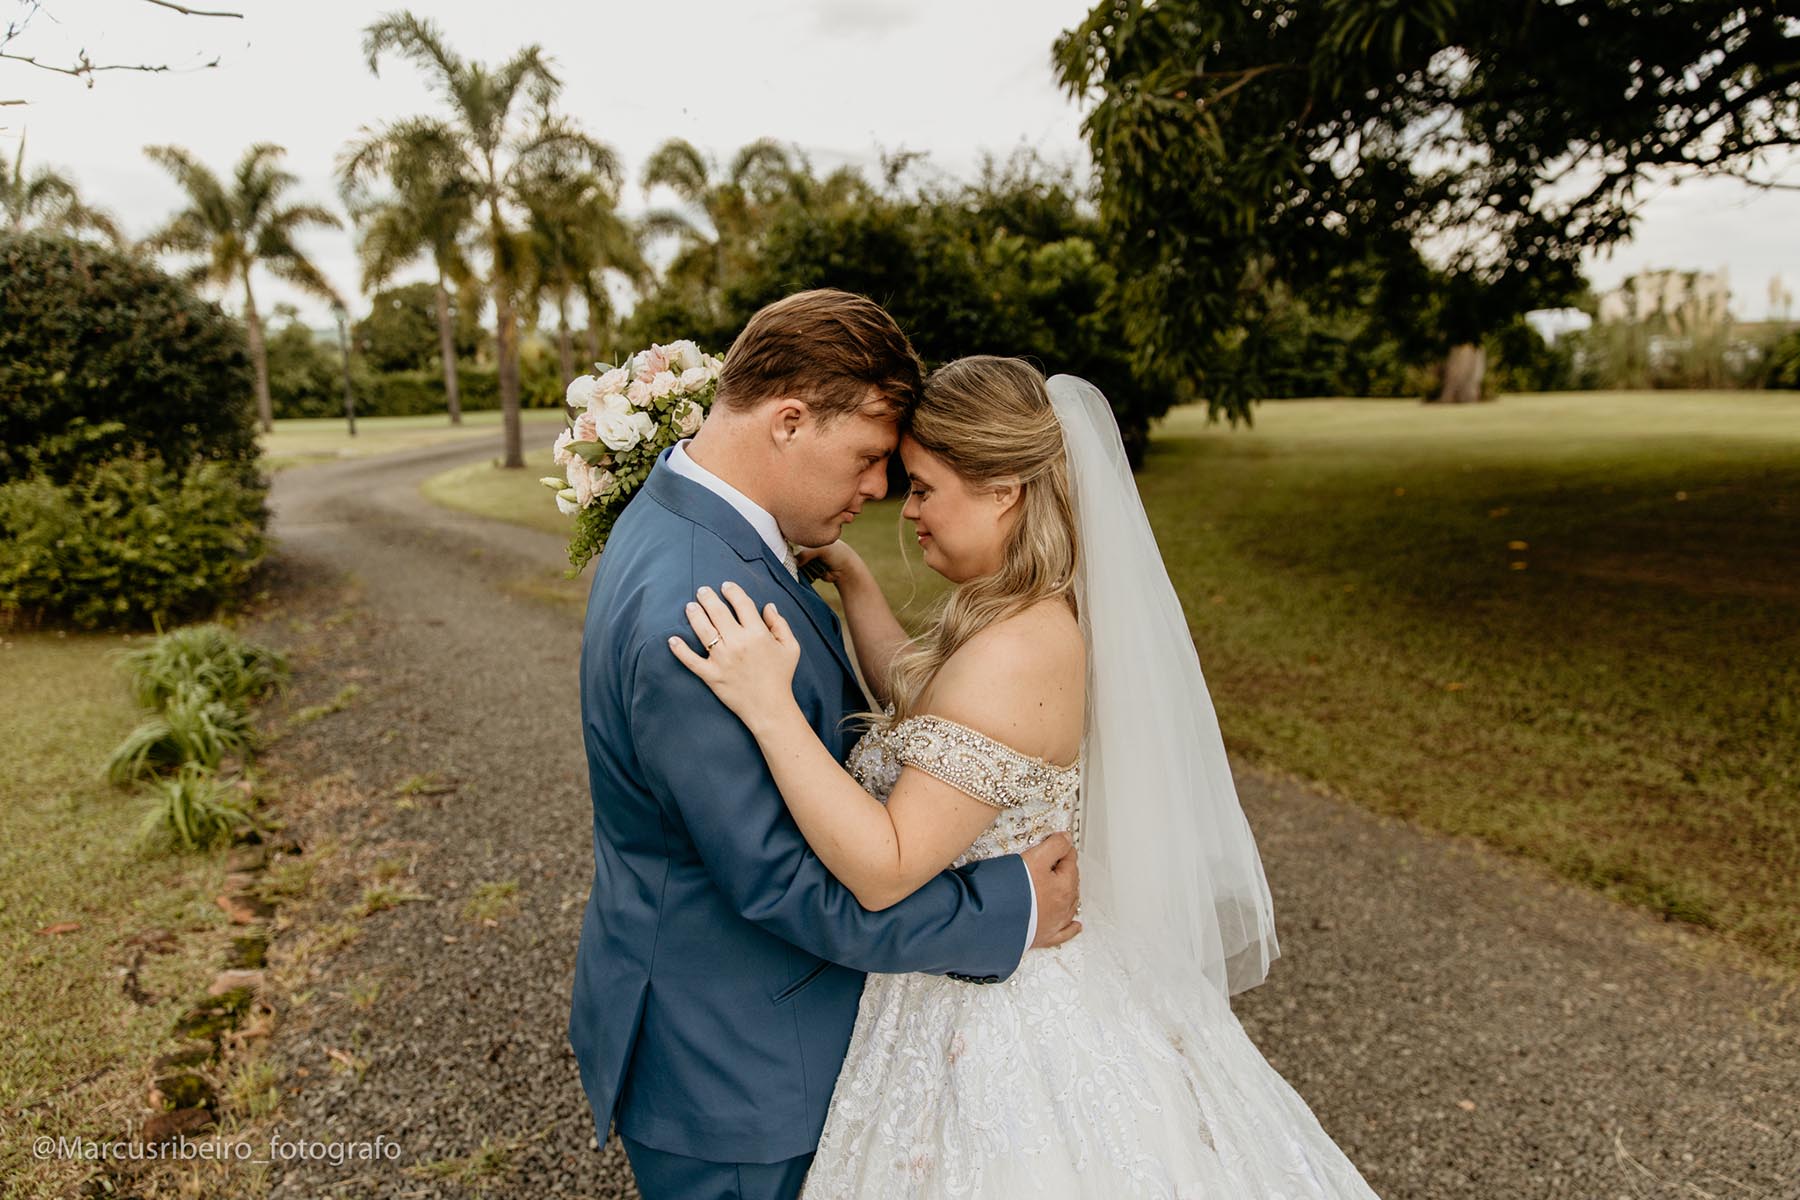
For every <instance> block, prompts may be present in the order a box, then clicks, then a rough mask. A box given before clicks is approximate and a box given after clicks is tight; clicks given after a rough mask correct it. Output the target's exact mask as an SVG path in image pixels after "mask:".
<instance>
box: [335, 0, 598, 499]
mask: <svg viewBox="0 0 1800 1200" xmlns="http://www.w3.org/2000/svg"><path fill="white" fill-rule="evenodd" d="M363 51H364V53H365V54H366V56H367V58H368V63H369V70H370V71H371V72H373V73H375V74H379V73H380V64H381V58H382V56H383V55H384V54H389V53H394V54H399V55H400V56H401V57H403V58H406V59H408V60H410V61H411V62H412V63H413V64H414V65H415V66H417V67H418V68H419V69H420V70H421V71H423V72H424V73H425V74H426V76H427V78H428V79H429V80H430V83H431V85H432V87H433V88H434V89H436V91H437V92H438V93H439V95H440V97H441V98H442V99H443V100H444V102H445V103H446V104H447V105H448V107H449V109H450V116H449V119H448V120H432V119H429V118H417V119H415V120H414V122H412V124H413V125H414V126H415V129H416V135H417V136H421V137H424V136H427V131H428V130H429V136H430V137H431V138H432V139H433V140H434V141H435V142H436V144H437V145H438V147H439V148H440V149H441V151H442V152H443V153H444V155H445V158H446V161H447V162H451V163H453V164H454V172H455V174H456V175H457V176H458V177H459V178H460V179H462V180H464V181H466V182H467V183H468V185H469V186H470V187H472V188H473V189H474V194H475V197H476V203H477V205H478V206H479V209H480V211H481V213H482V216H483V218H484V223H485V225H486V229H485V241H486V248H487V252H488V257H489V278H488V283H489V288H490V290H491V292H492V294H493V298H494V320H495V331H494V332H495V343H496V348H497V350H498V355H499V377H500V378H499V383H500V409H501V420H502V423H503V425H504V429H505V435H506V436H505V443H506V455H505V460H504V462H505V465H506V466H508V467H518V468H522V467H523V466H524V465H525V455H524V445H523V440H522V438H521V436H520V431H519V391H520V388H519V299H520V295H519V290H520V286H521V283H522V282H523V280H522V274H523V267H524V257H523V252H524V250H525V248H526V246H527V245H528V243H527V242H526V241H525V239H523V238H522V237H520V236H519V233H518V229H517V227H516V223H515V220H514V215H513V214H514V212H515V210H516V209H517V207H518V205H519V189H520V186H521V184H522V183H523V182H524V181H525V179H526V178H527V177H528V176H530V175H531V174H532V173H533V171H534V170H535V169H536V168H537V167H538V166H539V165H541V164H542V163H543V162H544V161H546V160H549V161H562V160H565V159H570V158H573V159H579V160H582V161H584V162H585V163H586V164H587V166H588V167H589V168H590V169H591V170H593V171H594V172H595V173H596V174H598V175H599V176H601V177H602V178H604V179H607V180H609V181H611V183H612V185H613V186H614V187H617V186H618V179H619V165H618V158H617V156H616V155H615V154H614V153H613V151H612V149H611V148H610V147H608V146H606V145H605V144H603V143H601V142H599V141H597V140H596V139H594V138H593V137H590V136H589V135H588V134H586V133H585V132H583V131H582V130H581V129H580V128H579V127H578V126H577V125H576V124H575V123H574V122H572V121H570V120H569V119H568V118H567V117H565V116H562V115H560V114H557V113H555V112H553V111H551V105H552V104H553V103H554V102H555V100H556V97H557V94H558V93H559V92H560V91H561V90H562V83H561V81H560V80H558V79H557V77H556V76H555V74H553V73H552V72H551V70H550V64H549V61H548V60H547V59H546V58H545V56H544V52H543V50H542V48H540V47H538V46H535V45H532V46H526V47H525V48H524V49H522V50H519V51H518V52H517V53H515V54H514V55H513V56H512V57H511V58H509V59H507V60H506V61H505V62H504V63H501V64H500V65H499V66H498V67H489V66H488V65H486V64H485V63H479V62H466V61H464V60H463V59H462V58H461V57H460V56H458V55H457V54H456V52H455V51H453V50H451V49H450V47H449V45H448V44H447V43H446V42H445V41H444V37H443V34H442V32H441V31H440V30H439V29H438V27H437V26H436V25H435V24H433V23H432V22H430V21H427V20H423V19H421V18H419V17H416V16H414V15H413V14H412V13H410V12H401V13H390V14H388V15H386V16H384V17H382V18H381V19H380V20H378V21H376V22H375V23H374V24H373V25H370V26H369V27H368V28H367V29H366V30H365V31H364V34H363ZM521 109H525V110H529V111H528V112H526V113H524V114H523V115H521V113H520V110H521Z"/></svg>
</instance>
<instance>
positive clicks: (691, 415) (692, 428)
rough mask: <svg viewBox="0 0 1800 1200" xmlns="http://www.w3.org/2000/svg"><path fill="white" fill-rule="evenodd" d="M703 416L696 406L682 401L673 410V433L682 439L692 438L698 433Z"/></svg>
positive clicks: (687, 401) (691, 402)
mask: <svg viewBox="0 0 1800 1200" xmlns="http://www.w3.org/2000/svg"><path fill="white" fill-rule="evenodd" d="M705 415H706V414H705V413H703V412H701V411H700V406H699V405H698V404H695V403H694V402H693V401H692V400H683V401H682V402H681V403H680V404H679V405H678V406H677V407H676V409H675V432H676V433H678V434H680V435H681V436H682V437H693V436H694V435H695V434H696V433H699V432H700V421H701V419H702V418H704V417H705Z"/></svg>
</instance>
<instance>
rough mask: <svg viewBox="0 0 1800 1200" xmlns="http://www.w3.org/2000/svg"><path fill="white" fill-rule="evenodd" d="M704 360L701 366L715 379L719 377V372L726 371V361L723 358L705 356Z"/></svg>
mask: <svg viewBox="0 0 1800 1200" xmlns="http://www.w3.org/2000/svg"><path fill="white" fill-rule="evenodd" d="M703 359H704V361H703V362H702V363H701V365H702V366H704V367H705V368H706V371H707V374H709V375H711V376H712V377H713V378H714V379H717V378H718V377H719V372H720V371H723V370H724V369H725V360H724V359H722V358H715V357H713V356H712V355H710V354H707V355H704V356H703Z"/></svg>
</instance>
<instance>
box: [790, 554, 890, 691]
mask: <svg viewBox="0 0 1800 1200" xmlns="http://www.w3.org/2000/svg"><path fill="white" fill-rule="evenodd" d="M814 560H817V561H819V562H822V563H824V564H825V566H826V568H827V569H828V570H829V572H830V573H829V574H827V575H826V576H825V578H826V579H827V580H829V581H830V582H831V583H834V584H836V585H837V590H838V599H839V600H841V601H842V602H843V605H844V620H845V622H846V623H847V624H848V625H849V626H850V640H851V641H852V643H854V644H855V646H856V662H857V665H858V666H860V667H861V668H862V673H863V682H865V683H867V684H868V685H869V691H870V692H871V693H873V694H874V696H875V699H877V700H879V701H880V702H881V703H883V704H885V703H887V702H888V701H889V700H891V699H893V691H892V689H891V688H889V686H888V668H889V667H890V666H891V665H892V664H893V661H894V655H895V654H897V653H898V652H899V651H900V650H901V648H902V647H904V646H905V645H906V644H907V643H908V642H909V641H911V640H912V639H911V638H910V637H908V636H907V633H906V630H905V629H904V628H903V627H902V626H901V624H900V621H899V619H898V618H896V617H895V616H894V609H893V606H891V605H890V604H889V603H888V600H887V596H885V595H884V594H883V593H882V591H881V585H880V584H879V583H877V582H876V581H875V572H873V571H871V570H870V569H869V564H868V563H866V562H864V561H863V558H862V555H860V554H858V553H857V552H856V551H855V550H854V549H852V548H851V547H850V546H849V544H847V543H845V542H834V543H832V544H831V545H829V546H825V547H823V548H821V549H818V550H807V551H804V552H803V553H802V554H801V555H800V561H801V562H802V563H806V562H812V561H814Z"/></svg>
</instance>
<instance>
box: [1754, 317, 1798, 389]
mask: <svg viewBox="0 0 1800 1200" xmlns="http://www.w3.org/2000/svg"><path fill="white" fill-rule="evenodd" d="M1763 386H1764V387H1768V388H1800V329H1796V330H1793V331H1791V332H1790V333H1788V334H1787V336H1785V337H1783V338H1782V339H1781V340H1780V341H1778V342H1776V343H1775V344H1774V345H1773V346H1771V347H1770V348H1769V354H1768V357H1767V358H1766V359H1764V360H1763Z"/></svg>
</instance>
